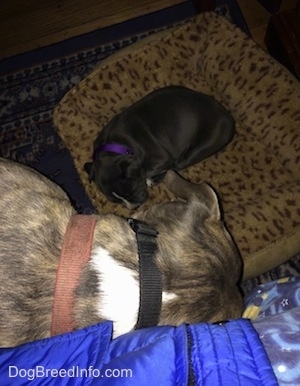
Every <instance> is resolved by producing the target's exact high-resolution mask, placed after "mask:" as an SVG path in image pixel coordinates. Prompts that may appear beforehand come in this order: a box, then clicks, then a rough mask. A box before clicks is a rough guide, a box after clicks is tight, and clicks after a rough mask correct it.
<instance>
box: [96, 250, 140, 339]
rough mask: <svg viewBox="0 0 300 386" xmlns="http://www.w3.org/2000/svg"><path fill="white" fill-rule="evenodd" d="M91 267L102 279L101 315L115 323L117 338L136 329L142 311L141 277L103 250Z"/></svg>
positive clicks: (99, 304) (97, 253) (100, 285)
mask: <svg viewBox="0 0 300 386" xmlns="http://www.w3.org/2000/svg"><path fill="white" fill-rule="evenodd" d="M90 265H91V267H92V268H93V269H94V270H95V271H96V272H97V276H98V277H99V287H98V291H99V295H100V297H99V299H98V305H97V309H99V316H100V317H101V318H104V319H107V320H112V321H114V337H116V336H119V335H121V334H123V333H125V332H127V331H130V330H132V329H133V328H134V326H135V324H136V322H137V317H138V311H139V299H140V289H139V282H138V278H137V277H135V275H134V272H133V271H131V270H130V269H129V268H125V267H124V266H121V265H120V264H119V263H118V262H117V261H116V260H115V259H114V258H112V257H111V256H110V254H109V252H108V251H106V250H105V249H103V248H102V247H98V248H97V249H96V250H95V253H94V254H93V255H92V256H91V261H90ZM124 315H126V318H124Z"/></svg>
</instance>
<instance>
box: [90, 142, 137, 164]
mask: <svg viewBox="0 0 300 386" xmlns="http://www.w3.org/2000/svg"><path fill="white" fill-rule="evenodd" d="M101 151H108V152H111V153H117V154H121V155H126V154H129V155H133V151H132V150H131V149H130V147H128V146H125V145H119V144H118V143H104V144H102V145H100V146H98V147H96V149H95V150H94V154H93V159H94V160H95V158H96V155H97V154H98V153H100V152H101Z"/></svg>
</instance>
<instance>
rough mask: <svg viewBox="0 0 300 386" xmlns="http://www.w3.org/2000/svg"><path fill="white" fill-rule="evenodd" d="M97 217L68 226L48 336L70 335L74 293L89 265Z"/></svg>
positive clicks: (78, 217) (75, 218)
mask: <svg viewBox="0 0 300 386" xmlns="http://www.w3.org/2000/svg"><path fill="white" fill-rule="evenodd" d="M96 222H97V216H94V215H79V214H75V215H73V216H72V217H71V218H70V220H69V223H68V225H67V229H66V233H65V237H64V241H63V246H62V250H61V255H60V260H59V266H58V269H57V273H56V284H55V292H54V300H53V306H52V320H51V329H50V332H51V336H53V335H58V334H63V333H65V332H70V331H73V330H74V329H75V326H74V302H75V298H74V290H75V288H76V287H77V285H78V282H79V277H80V274H81V272H82V269H83V267H84V265H85V264H86V263H87V262H88V261H89V259H90V255H91V249H92V243H93V236H94V230H95V225H96Z"/></svg>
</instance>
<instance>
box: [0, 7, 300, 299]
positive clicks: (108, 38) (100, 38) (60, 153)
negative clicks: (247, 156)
mask: <svg viewBox="0 0 300 386" xmlns="http://www.w3.org/2000/svg"><path fill="white" fill-rule="evenodd" d="M186 3H188V4H186ZM186 3H185V4H184V5H180V6H176V7H172V8H169V9H167V10H165V11H162V12H159V13H155V14H152V15H148V16H145V17H142V18H139V19H136V20H133V21H129V22H126V23H122V24H120V25H118V26H116V27H112V28H106V29H105V30H101V31H96V32H94V33H91V34H87V35H84V36H80V37H78V38H74V39H70V40H68V41H66V42H63V43H60V44H56V45H53V46H50V47H47V48H43V49H40V50H37V51H35V52H31V53H28V54H23V55H20V56H17V57H14V58H11V59H7V60H4V61H2V62H0V108H1V109H0V143H1V146H0V156H2V157H5V158H11V159H14V160H17V161H19V162H22V163H24V164H27V165H30V166H32V167H34V168H35V169H37V170H39V171H40V172H41V173H42V174H44V175H46V176H47V177H49V178H50V179H51V180H53V181H55V182H56V183H57V184H58V185H60V186H61V187H62V188H63V189H64V190H65V191H66V192H67V193H68V195H69V197H70V199H71V201H72V203H73V205H74V206H75V208H76V209H77V210H78V212H80V213H92V212H93V211H94V208H93V206H92V204H91V202H90V200H89V198H88V196H87V195H86V193H85V191H84V189H83V187H82V185H81V182H80V180H79V177H78V174H77V171H76V170H75V167H74V165H73V160H72V158H71V156H70V154H69V152H68V151H67V149H66V148H65V146H64V143H63V142H62V141H61V139H60V138H59V137H58V135H57V133H56V131H55V127H54V125H53V120H52V113H53V109H54V107H55V106H56V105H57V103H58V102H59V101H60V100H61V98H62V97H63V96H64V95H65V94H66V92H67V91H68V90H70V89H71V88H72V87H73V86H74V85H76V84H77V83H78V82H79V81H80V80H81V79H83V78H84V77H85V76H87V75H88V74H89V73H90V72H91V71H92V70H93V68H94V67H95V66H97V64H99V62H101V60H103V59H104V58H106V57H107V56H109V55H111V54H113V53H114V52H116V51H117V50H119V49H121V48H123V47H126V46H128V45H130V44H132V43H134V42H135V41H137V40H140V39H143V38H144V37H146V36H148V35H150V34H152V33H154V32H156V31H159V30H162V29H165V28H168V27H169V26H174V25H176V24H179V23H182V22H184V20H185V19H187V18H189V17H191V16H193V15H194V14H195V11H194V9H193V7H192V6H191V2H186ZM216 4H217V7H216V12H217V13H218V14H221V15H223V16H224V17H227V18H228V19H229V20H231V21H232V22H233V23H235V24H237V25H238V26H239V27H240V28H241V29H243V30H244V31H245V32H246V33H248V34H249V31H248V29H247V26H246V24H245V22H244V19H243V17H242V15H241V13H240V11H239V8H238V6H237V5H236V3H235V1H234V0H227V1H225V0H224V1H222V0H220V1H217V2H216ZM299 266H300V255H298V256H296V257H295V258H294V259H292V260H291V261H290V262H289V263H287V264H286V265H284V266H282V267H279V268H278V269H276V270H273V271H272V272H269V273H268V274H265V275H262V276H261V277H258V278H256V279H255V280H252V281H249V282H246V283H244V284H243V290H244V291H245V292H248V291H250V290H251V289H252V288H253V286H255V284H256V283H261V282H265V281H269V280H272V279H276V278H278V277H282V276H286V275H290V274H297V272H298V274H299Z"/></svg>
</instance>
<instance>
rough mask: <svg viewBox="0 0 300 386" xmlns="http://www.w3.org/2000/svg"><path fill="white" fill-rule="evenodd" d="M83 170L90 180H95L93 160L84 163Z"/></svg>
mask: <svg viewBox="0 0 300 386" xmlns="http://www.w3.org/2000/svg"><path fill="white" fill-rule="evenodd" d="M84 170H85V171H86V172H87V174H88V175H89V179H90V182H91V181H95V165H94V163H93V162H87V163H85V164H84Z"/></svg>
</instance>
